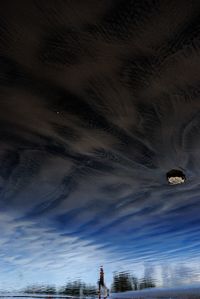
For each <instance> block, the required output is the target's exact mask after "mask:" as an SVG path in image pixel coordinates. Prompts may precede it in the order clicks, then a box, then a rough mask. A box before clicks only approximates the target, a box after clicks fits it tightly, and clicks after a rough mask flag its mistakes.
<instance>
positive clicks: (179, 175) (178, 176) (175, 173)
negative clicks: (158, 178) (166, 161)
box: [167, 169, 186, 185]
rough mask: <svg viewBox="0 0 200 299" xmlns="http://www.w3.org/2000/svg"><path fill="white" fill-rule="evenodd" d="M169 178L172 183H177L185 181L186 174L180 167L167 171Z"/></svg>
mask: <svg viewBox="0 0 200 299" xmlns="http://www.w3.org/2000/svg"><path fill="white" fill-rule="evenodd" d="M167 180H168V182H169V184H170V185H177V184H183V183H185V180H186V177H185V174H184V173H183V172H182V171H181V170H179V169H172V170H170V171H169V172H167Z"/></svg>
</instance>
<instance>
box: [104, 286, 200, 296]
mask: <svg viewBox="0 0 200 299" xmlns="http://www.w3.org/2000/svg"><path fill="white" fill-rule="evenodd" d="M110 297H111V298H112V299H121V298H122V299H132V298H137V299H143V298H144V299H200V286H197V287H180V288H170V289H169V288H166V289H165V288H160V289H157V288H155V289H146V290H142V291H129V292H124V293H112V294H111V295H110Z"/></svg>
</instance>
